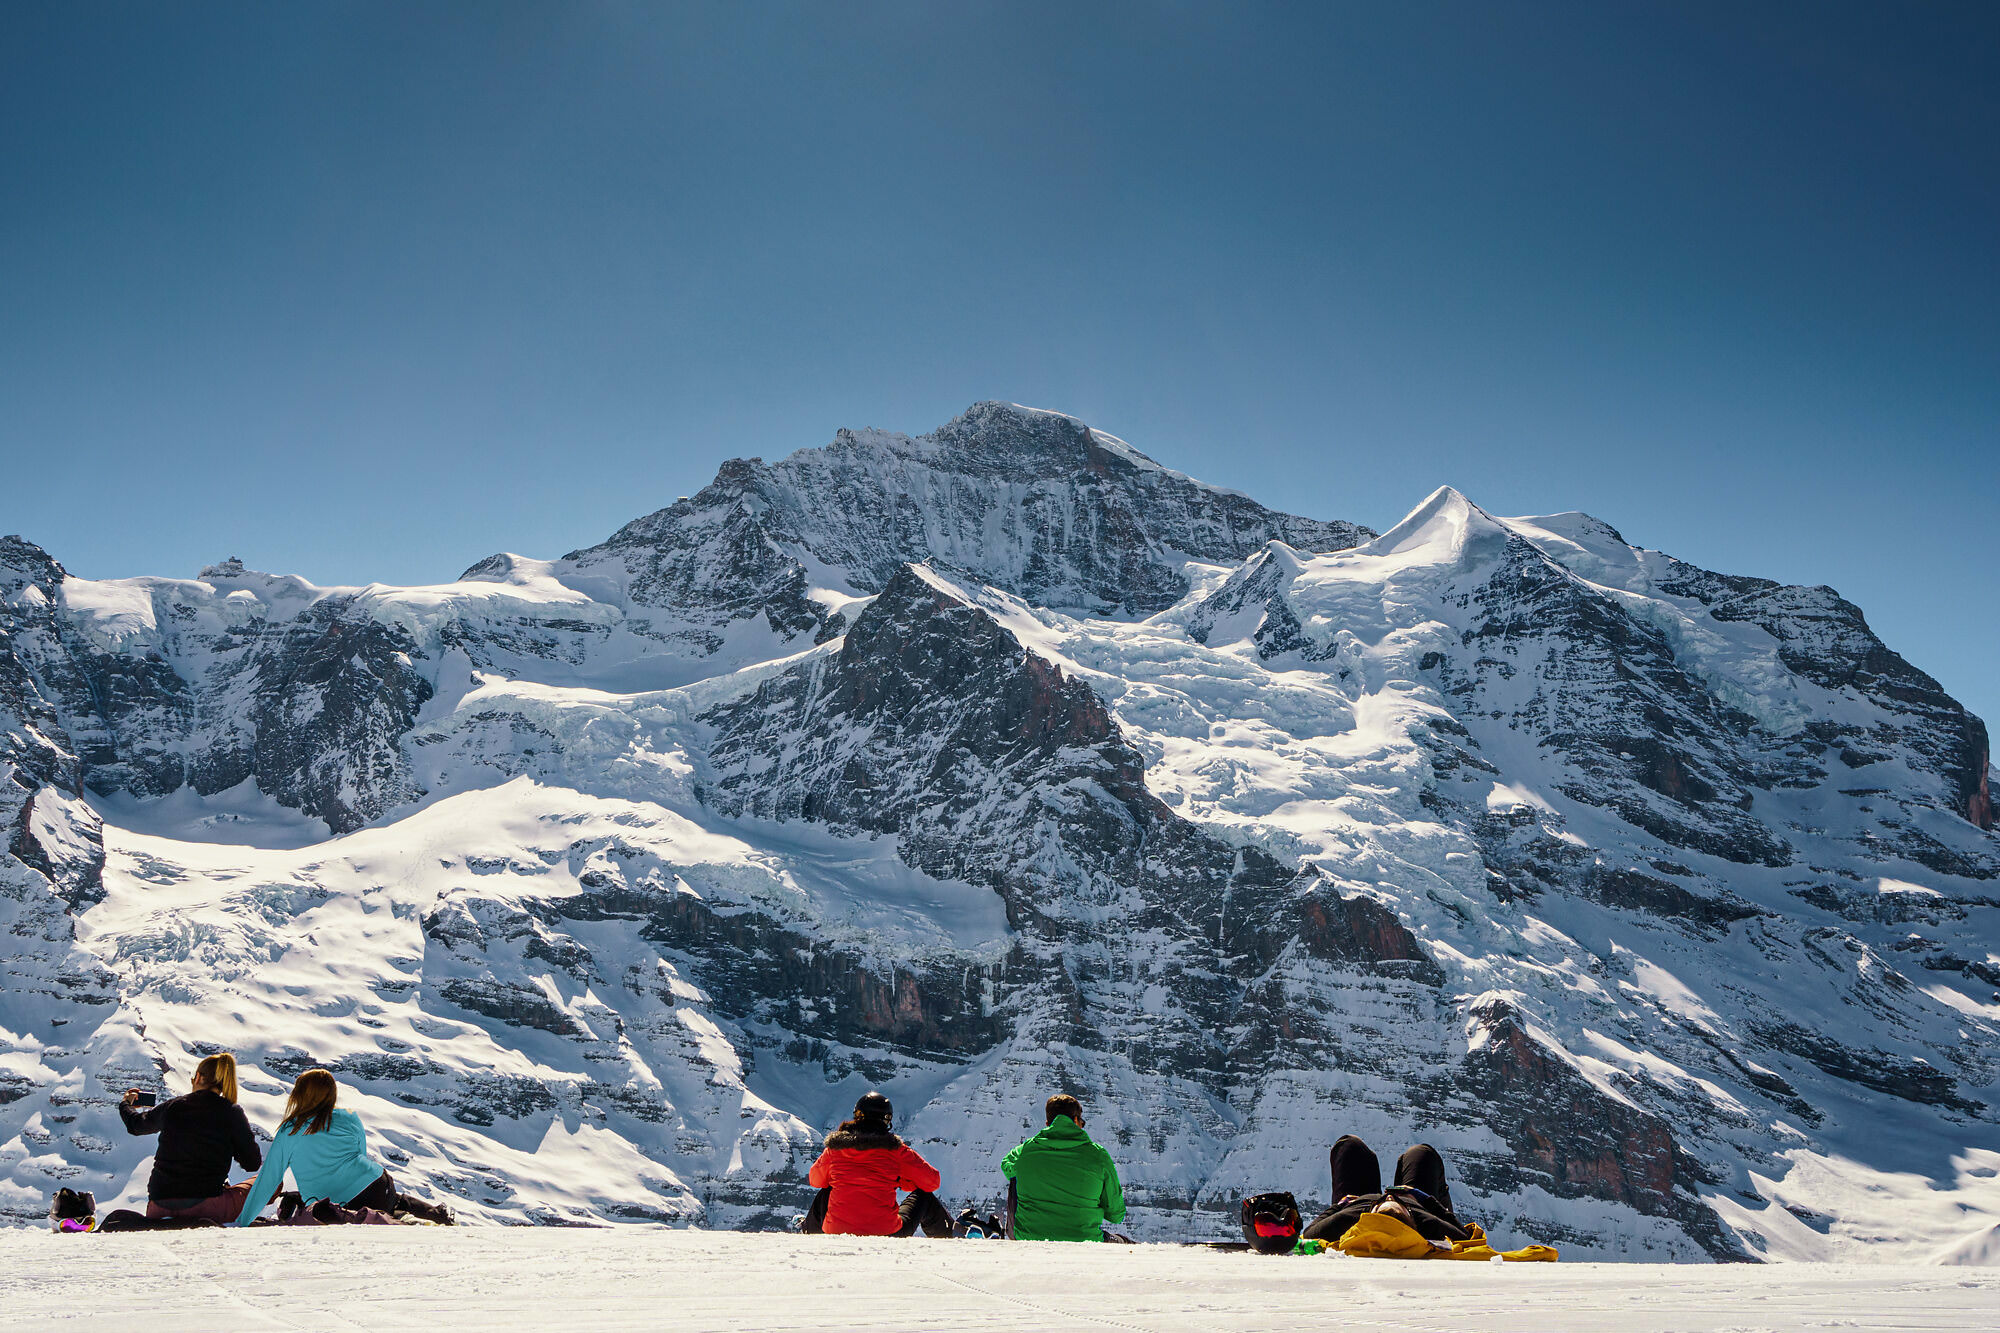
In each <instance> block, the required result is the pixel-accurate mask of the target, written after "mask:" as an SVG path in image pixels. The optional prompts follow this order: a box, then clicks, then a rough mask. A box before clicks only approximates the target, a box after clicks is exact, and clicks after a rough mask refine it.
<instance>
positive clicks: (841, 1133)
mask: <svg viewBox="0 0 2000 1333" xmlns="http://www.w3.org/2000/svg"><path fill="white" fill-rule="evenodd" d="M826 1146H827V1151H829V1152H832V1151H835V1150H837V1149H841V1148H852V1149H860V1150H863V1151H866V1150H869V1149H874V1150H876V1151H880V1152H893V1151H894V1150H895V1149H897V1148H900V1147H902V1146H903V1141H902V1140H901V1139H899V1138H897V1137H896V1136H895V1135H894V1134H890V1133H887V1132H886V1131H885V1132H883V1133H879V1134H878V1133H875V1132H873V1131H870V1130H860V1131H856V1130H847V1129H836V1130H834V1131H833V1133H831V1134H829V1135H827V1136H826Z"/></svg>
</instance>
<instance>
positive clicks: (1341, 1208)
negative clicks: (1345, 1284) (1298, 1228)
mask: <svg viewBox="0 0 2000 1333" xmlns="http://www.w3.org/2000/svg"><path fill="white" fill-rule="evenodd" d="M1327 1161H1328V1163H1329V1164H1330V1165H1331V1166H1332V1168H1333V1207H1331V1208H1329V1209H1327V1210H1326V1211H1325V1212H1323V1213H1321V1214H1320V1215H1319V1216H1318V1217H1316V1218H1314V1219H1313V1220H1312V1221H1311V1222H1310V1223H1308V1224H1307V1226H1306V1229H1305V1230H1304V1231H1302V1232H1300V1233H1299V1234H1300V1238H1301V1239H1304V1240H1323V1241H1329V1242H1338V1241H1339V1240H1340V1238H1341V1237H1342V1236H1344V1235H1346V1234H1347V1231H1348V1229H1349V1228H1350V1227H1352V1226H1353V1225H1354V1224H1355V1223H1356V1222H1357V1221H1359V1220H1360V1218H1361V1215H1362V1214H1363V1213H1373V1212H1381V1213H1387V1214H1389V1215H1390V1216H1392V1217H1396V1218H1398V1219H1400V1220H1402V1221H1403V1222H1405V1223H1407V1224H1408V1225H1409V1226H1410V1227H1412V1228H1413V1229H1415V1230H1416V1232H1417V1233H1418V1234H1419V1235H1421V1236H1422V1237H1423V1238H1424V1239H1425V1240H1429V1241H1444V1242H1450V1241H1461V1240H1466V1239H1468V1238H1470V1237H1471V1235H1472V1230H1471V1228H1469V1227H1467V1226H1466V1225H1465V1224H1464V1223H1463V1222H1461V1221H1459V1220H1458V1214H1457V1213H1455V1212H1453V1211H1452V1208H1451V1187H1450V1186H1449V1185H1447V1184H1446V1183H1445V1178H1444V1159H1443V1158H1442V1157H1440V1156H1438V1151H1437V1149H1435V1148H1433V1147H1431V1145H1430V1144H1428V1143H1419V1144H1417V1145H1416V1146H1415V1147H1413V1148H1411V1149H1409V1150H1408V1151H1406V1152H1405V1153H1404V1154H1403V1155H1402V1156H1401V1157H1399V1158H1397V1159H1396V1182H1395V1184H1393V1185H1392V1186H1390V1187H1389V1188H1388V1189H1387V1190H1384V1189H1383V1188H1382V1163H1381V1162H1380V1161H1379V1160H1378V1159H1377V1158H1376V1156H1375V1150H1374V1149H1372V1148H1370V1147H1369V1146H1368V1145H1367V1144H1365V1143H1363V1142H1362V1141H1361V1140H1360V1139H1358V1138H1356V1137H1354V1135H1352V1134H1343V1135H1341V1136H1340V1140H1339V1142H1337V1143H1335V1144H1334V1145H1333V1150H1332V1151H1331V1152H1329V1153H1328V1154H1327Z"/></svg>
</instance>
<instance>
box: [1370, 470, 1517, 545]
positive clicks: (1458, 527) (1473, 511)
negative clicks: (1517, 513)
mask: <svg viewBox="0 0 2000 1333" xmlns="http://www.w3.org/2000/svg"><path fill="white" fill-rule="evenodd" d="M1506 537H1507V528H1506V526H1505V525H1504V524H1502V523H1501V522H1500V521H1499V520H1498V519H1496V518H1494V517H1493V516H1492V515H1491V514H1489V513H1487V512H1486V511H1485V510H1484V509H1481V508H1480V507H1479V506H1478V505H1476V504H1474V503H1472V501H1470V500H1468V499H1466V497H1465V496H1464V494H1462V493H1461V492H1460V491H1459V490H1458V489H1457V488H1455V487H1452V486H1440V487H1438V488H1437V489H1436V490H1434V491H1432V492H1431V493H1430V494H1429V495H1427V496H1425V497H1424V500H1423V503H1421V504H1419V505H1418V506H1417V507H1416V508H1415V509H1412V510H1411V511H1410V512H1409V513H1408V514H1406V515H1404V516H1403V518H1402V521H1400V522H1399V523H1397V524H1396V525H1395V526H1394V527H1392V528H1390V529H1389V530H1388V531H1387V532H1385V533H1383V534H1382V535H1381V536H1379V537H1377V538H1376V539H1375V540H1374V541H1372V542H1369V543H1368V544H1367V545H1365V546H1362V547H1360V548H1359V550H1358V551H1357V552H1356V554H1358V555H1370V556H1392V555H1393V556H1406V557H1407V556H1413V555H1418V554H1423V555H1426V556H1429V557H1432V558H1433V559H1436V560H1451V559H1462V558H1465V557H1466V556H1468V555H1470V554H1472V553H1474V552H1477V551H1480V550H1483V549H1485V548H1487V547H1490V546H1491V545H1492V544H1493V543H1495V542H1502V543H1504V542H1505V540H1506Z"/></svg>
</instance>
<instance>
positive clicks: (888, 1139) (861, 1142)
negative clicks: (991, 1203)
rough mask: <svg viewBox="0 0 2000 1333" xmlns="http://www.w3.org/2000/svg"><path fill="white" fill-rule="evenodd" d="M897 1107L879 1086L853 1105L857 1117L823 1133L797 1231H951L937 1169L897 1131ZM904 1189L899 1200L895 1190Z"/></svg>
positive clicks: (863, 1233) (931, 1233) (832, 1233)
mask: <svg viewBox="0 0 2000 1333" xmlns="http://www.w3.org/2000/svg"><path fill="white" fill-rule="evenodd" d="M895 1118H896V1108H895V1107H893V1106H891V1105H890V1104H889V1099H888V1098H887V1097H884V1096H883V1095H882V1094H881V1093H879V1092H870V1093H867V1094H865V1095H864V1096H863V1097H862V1098H861V1100H860V1101H858V1102H856V1103H855V1104H854V1118H853V1119H852V1120H847V1121H844V1122H842V1124H841V1126H840V1128H839V1129H836V1130H835V1131H834V1132H833V1133H831V1134H829V1135H827V1136H826V1151H824V1152H822V1153H821V1154H820V1155H819V1160H818V1161H817V1162H814V1163H813V1165H812V1172H811V1174H809V1175H808V1176H807V1177H806V1179H807V1182H808V1183H809V1184H811V1185H813V1186H814V1187H815V1188H816V1189H818V1190H819V1194H818V1196H817V1197H815V1198H814V1199H813V1203H812V1207H811V1208H810V1209H808V1210H807V1212H806V1216H805V1221H804V1222H803V1224H802V1225H801V1230H803V1231H805V1232H807V1233H808V1234H814V1235H817V1234H822V1233H823V1234H825V1235H829V1236H909V1235H914V1234H915V1233H916V1230H917V1228H918V1227H920V1226H921V1227H922V1228H923V1229H924V1234H925V1235H927V1236H949V1235H950V1234H951V1213H950V1212H949V1211H948V1210H947V1209H946V1208H945V1206H944V1204H943V1203H942V1202H940V1201H939V1199H938V1196H937V1195H936V1194H934V1193H932V1191H933V1190H935V1189H937V1187H938V1184H939V1182H940V1177H939V1176H938V1173H937V1168H936V1167H934V1166H932V1165H931V1164H930V1163H929V1162H926V1161H925V1160H924V1159H923V1157H922V1156H921V1155H919V1154H918V1152H917V1150H916V1149H914V1148H912V1147H911V1146H910V1145H909V1144H907V1143H905V1142H903V1141H902V1140H901V1139H899V1138H897V1137H896V1135H895V1134H894V1133H893V1132H891V1130H890V1128H889V1127H890V1125H891V1124H892V1123H894V1121H895ZM897 1190H908V1191H909V1194H908V1195H907V1196H906V1197H905V1198H904V1199H903V1201H902V1203H901V1204H900V1205H899V1204H898V1203H897V1202H896V1191H897Z"/></svg>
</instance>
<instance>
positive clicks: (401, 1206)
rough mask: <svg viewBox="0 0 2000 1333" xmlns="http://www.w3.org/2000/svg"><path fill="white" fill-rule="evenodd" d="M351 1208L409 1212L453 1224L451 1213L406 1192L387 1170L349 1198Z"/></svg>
mask: <svg viewBox="0 0 2000 1333" xmlns="http://www.w3.org/2000/svg"><path fill="white" fill-rule="evenodd" d="M345 1206H346V1207H349V1208H373V1209H374V1210H375V1211H376V1212H378V1213H408V1214H409V1215H410V1216H412V1217H421V1218H422V1219H424V1221H426V1222H438V1223H441V1224H443V1225H445V1226H450V1225H451V1214H450V1213H449V1212H446V1211H445V1210H444V1209H443V1208H440V1207H439V1206H438V1205H437V1204H434V1203H426V1202H424V1200H422V1199H419V1198H417V1197H416V1196H415V1195H414V1194H405V1193H403V1192H402V1191H401V1190H398V1189H397V1188H396V1181H395V1178H394V1177H392V1176H391V1175H390V1174H389V1173H388V1172H387V1171H384V1172H383V1173H382V1174H381V1175H379V1176H377V1177H376V1178H375V1183H374V1184H372V1185H370V1186H369V1187H368V1188H367V1189H365V1190H363V1191H361V1193H359V1194H357V1195H355V1196H354V1197H353V1198H351V1199H349V1200H348V1201H347V1203H346V1205H345Z"/></svg>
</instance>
